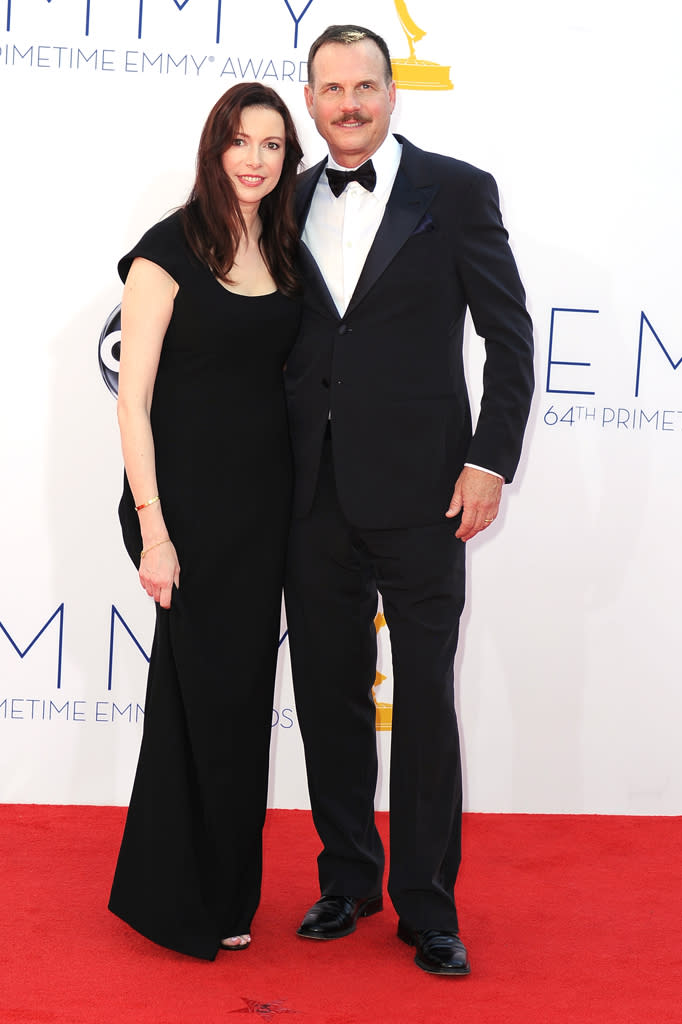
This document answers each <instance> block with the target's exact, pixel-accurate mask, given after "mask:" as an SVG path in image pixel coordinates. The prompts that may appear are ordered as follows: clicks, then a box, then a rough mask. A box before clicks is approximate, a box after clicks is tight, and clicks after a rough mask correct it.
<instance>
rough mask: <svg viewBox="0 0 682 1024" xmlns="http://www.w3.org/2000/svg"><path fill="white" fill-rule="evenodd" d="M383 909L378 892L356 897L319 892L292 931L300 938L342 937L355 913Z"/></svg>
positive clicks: (351, 927) (352, 923) (365, 914)
mask: <svg viewBox="0 0 682 1024" xmlns="http://www.w3.org/2000/svg"><path fill="white" fill-rule="evenodd" d="M380 910H383V900H382V898H381V896H369V897H367V899H364V900H356V899H355V898H354V897H353V896H322V897H321V898H320V899H319V900H318V901H317V903H314V904H313V905H312V907H311V908H310V910H309V911H308V913H307V914H306V915H305V917H304V918H303V920H302V921H301V927H300V928H299V929H298V931H297V932H296V934H297V935H302V936H303V938H304V939H342V938H343V936H344V935H350V934H351V932H354V931H355V926H356V922H357V919H358V918H359V917H369V916H370V914H377V913H378V912H379V911H380Z"/></svg>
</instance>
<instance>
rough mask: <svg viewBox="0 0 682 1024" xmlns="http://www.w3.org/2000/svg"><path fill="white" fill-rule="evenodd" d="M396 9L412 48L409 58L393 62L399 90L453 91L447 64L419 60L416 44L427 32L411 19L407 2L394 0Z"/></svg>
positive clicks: (394, 77)
mask: <svg viewBox="0 0 682 1024" xmlns="http://www.w3.org/2000/svg"><path fill="white" fill-rule="evenodd" d="M394 2H395V9H396V11H397V12H398V17H399V18H400V24H401V25H402V26H403V32H404V33H405V35H406V36H407V43H408V46H409V47H410V56H409V57H398V58H397V59H396V60H393V61H391V64H392V65H393V79H394V81H395V84H396V85H397V87H398V88H399V89H452V88H453V85H452V82H451V81H450V68H449V67H448V66H447V65H446V64H434V62H433V61H430V60H417V57H416V54H415V51H414V44H415V43H418V42H419V40H420V39H423V38H424V36H425V35H426V32H425V31H424V29H423V28H419V26H418V25H417V24H416V23H415V22H414V21H413V20H412V18H411V17H410V14H409V11H408V10H407V4H406V2H405V0H394Z"/></svg>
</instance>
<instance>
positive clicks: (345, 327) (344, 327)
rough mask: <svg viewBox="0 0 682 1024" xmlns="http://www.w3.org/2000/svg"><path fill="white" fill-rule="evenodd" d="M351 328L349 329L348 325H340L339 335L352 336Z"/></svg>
mask: <svg viewBox="0 0 682 1024" xmlns="http://www.w3.org/2000/svg"><path fill="white" fill-rule="evenodd" d="M352 333H353V328H352V327H349V326H348V324H341V326H340V327H339V334H352Z"/></svg>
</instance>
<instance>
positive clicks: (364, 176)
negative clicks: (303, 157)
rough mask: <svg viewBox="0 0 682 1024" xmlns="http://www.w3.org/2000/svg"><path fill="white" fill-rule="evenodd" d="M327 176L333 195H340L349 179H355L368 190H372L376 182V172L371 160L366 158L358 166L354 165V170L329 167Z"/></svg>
mask: <svg viewBox="0 0 682 1024" xmlns="http://www.w3.org/2000/svg"><path fill="white" fill-rule="evenodd" d="M327 178H328V179H329V187H330V189H331V190H332V192H333V193H334V195H335V196H340V195H341V193H342V192H343V190H344V188H345V187H346V185H347V184H348V182H349V181H357V182H358V184H359V185H362V187H363V188H366V189H367V191H368V192H373V191H374V187H375V185H376V183H377V172H376V171H375V170H374V164H373V163H372V161H371V160H367V161H366V162H365V163H364V164H362V165H361V166H360V167H356V168H355V170H354V171H336V170H334V168H333V167H329V168H328V169H327Z"/></svg>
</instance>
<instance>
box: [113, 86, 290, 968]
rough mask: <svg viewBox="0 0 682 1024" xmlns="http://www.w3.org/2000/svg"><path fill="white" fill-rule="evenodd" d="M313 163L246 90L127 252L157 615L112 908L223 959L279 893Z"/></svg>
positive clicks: (126, 391) (134, 469) (124, 399)
mask: <svg viewBox="0 0 682 1024" xmlns="http://www.w3.org/2000/svg"><path fill="white" fill-rule="evenodd" d="M300 159H301V148H300V145H299V142H298V139H297V136H296V130H295V128H294V124H293V121H292V119H291V115H290V114H289V111H288V110H287V108H286V106H285V105H284V103H283V102H282V100H281V99H280V97H279V96H278V95H277V93H275V92H274V91H273V90H272V89H269V88H267V87H265V86H263V85H260V84H258V83H245V84H241V85H237V86H234V88H232V89H230V90H229V91H228V92H227V93H225V95H224V96H223V97H222V98H221V99H220V100H219V101H218V102H217V103H216V105H215V107H214V108H213V110H212V111H211V113H210V115H209V117H208V120H207V122H206V125H205V127H204V130H203V133H202V136H201V141H200V144H199V153H198V157H197V175H196V181H195V184H194V188H193V190H192V192H191V195H190V198H189V200H188V202H187V203H186V205H185V206H184V207H182V208H181V209H180V210H178V211H176V212H175V213H174V214H172V215H171V216H170V217H168V218H167V219H165V220H163V221H161V222H160V223H159V224H157V225H155V226H154V227H153V228H151V230H150V231H148V232H147V233H146V234H145V235H144V236H143V238H142V239H141V241H140V242H139V243H138V245H136V246H135V248H134V249H133V250H132V251H131V252H129V253H128V255H127V256H124V258H123V259H122V260H121V262H120V263H119V273H120V275H121V278H122V279H123V281H124V282H125V288H124V292H123V303H122V311H121V323H122V343H121V364H120V374H119V398H118V418H119V424H120V429H121V441H122V448H123V458H124V462H125V471H126V472H125V483H124V492H123V497H122V499H121V505H120V508H119V514H120V517H121V523H122V526H123V535H124V540H125V544H126V547H127V549H128V553H129V554H130V556H131V558H132V559H133V561H134V562H135V564H136V565H137V566H139V576H140V582H141V583H142V586H143V587H144V588H145V590H146V591H147V593H148V594H150V595H151V596H152V597H153V598H154V600H155V601H156V603H157V612H156V615H157V618H156V631H155V634H154V643H153V647H152V655H151V661H150V665H149V679H148V686H147V699H146V706H145V727H144V733H143V737H142V747H141V751H140V760H139V764H138V768H137V774H136V777H135V784H134V787H133V793H132V797H131V801H130V808H129V811H128V817H127V821H126V827H125V832H124V836H123V842H122V845H121V850H120V853H119V858H118V864H117V868H116V875H115V878H114V883H113V888H112V893H111V900H110V903H109V908H110V909H111V910H112V911H113V912H114V913H115V914H117V915H118V916H119V917H121V918H123V920H125V921H127V922H128V923H129V924H130V925H132V926H133V927H134V928H136V929H137V930H138V931H139V932H141V933H142V934H143V935H145V936H147V937H148V938H150V939H152V940H154V941H155V942H158V943H160V944H161V945H164V946H168V947H169V948H171V949H175V950H178V951H180V952H183V953H188V954H192V955H194V956H198V957H203V958H205V959H210V960H212V959H214V958H215V956H216V954H217V952H218V950H219V949H220V948H221V947H222V948H224V949H228V950H242V949H246V948H247V947H248V945H249V942H250V941H251V938H250V934H249V929H250V925H251V920H252V918H253V915H254V913H255V910H256V907H257V905H258V901H259V897H260V881H261V864H262V844H261V833H262V826H263V822H264V818H265V808H266V795H267V774H268V753H269V742H270V731H271V722H272V697H273V689H274V675H275V666H276V660H277V649H278V634H279V623H280V604H281V586H282V572H283V563H284V551H285V543H286V536H287V529H288V517H289V504H290V490H291V466H290V455H289V442H288V430H287V421H286V412H285V404H284V394H283V387H282V366H283V363H284V362H285V360H286V357H287V353H288V351H289V349H290V347H291V345H292V344H293V341H294V338H295V335H296V332H297V328H298V322H299V318H300V305H299V300H298V298H297V292H298V282H297V279H296V274H295V269H294V259H295V252H296V244H297V234H296V225H295V220H294V215H293V193H294V183H295V178H296V171H297V167H298V164H299V162H300Z"/></svg>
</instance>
